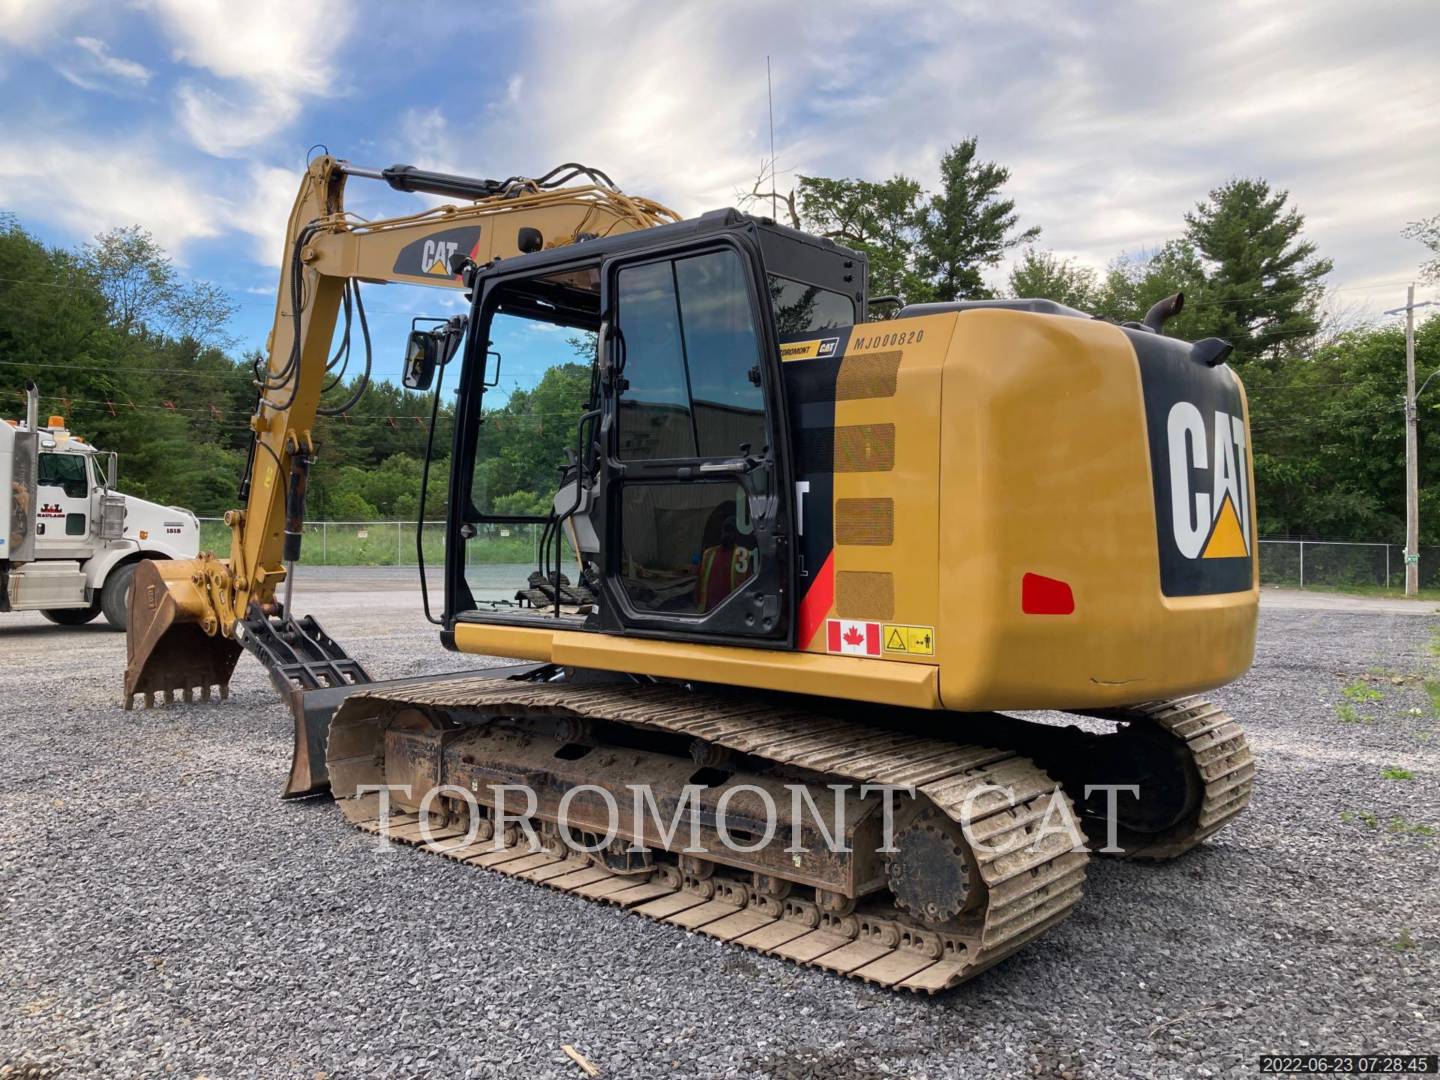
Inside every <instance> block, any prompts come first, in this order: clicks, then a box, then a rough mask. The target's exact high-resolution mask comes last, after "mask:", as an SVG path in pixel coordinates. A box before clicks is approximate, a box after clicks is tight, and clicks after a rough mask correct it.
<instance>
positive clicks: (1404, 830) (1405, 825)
mask: <svg viewBox="0 0 1440 1080" xmlns="http://www.w3.org/2000/svg"><path fill="white" fill-rule="evenodd" d="M1388 827H1389V829H1390V831H1391V832H1392V833H1399V834H1400V835H1402V836H1434V835H1435V832H1436V830H1435V828H1434V827H1433V826H1430V825H1424V824H1421V823H1420V822H1410V821H1406V820H1405V819H1404V818H1403V817H1392V818H1391V819H1390V825H1389V826H1388Z"/></svg>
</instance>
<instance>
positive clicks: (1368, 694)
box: [1340, 679, 1385, 701]
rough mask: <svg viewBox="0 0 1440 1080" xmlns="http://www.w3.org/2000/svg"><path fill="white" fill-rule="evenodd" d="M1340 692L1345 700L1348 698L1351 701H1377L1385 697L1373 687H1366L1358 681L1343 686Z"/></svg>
mask: <svg viewBox="0 0 1440 1080" xmlns="http://www.w3.org/2000/svg"><path fill="white" fill-rule="evenodd" d="M1340 692H1341V693H1342V694H1344V695H1345V696H1346V697H1347V698H1349V699H1350V700H1351V701H1379V700H1381V699H1382V698H1384V696H1385V695H1384V694H1382V693H1381V692H1380V691H1379V690H1376V689H1375V688H1374V687H1371V686H1367V685H1366V684H1365V683H1364V682H1362V681H1360V680H1358V679H1357V680H1356V681H1355V682H1352V683H1350V684H1349V685H1347V686H1345V687H1344V688H1343V689H1342V690H1341V691H1340Z"/></svg>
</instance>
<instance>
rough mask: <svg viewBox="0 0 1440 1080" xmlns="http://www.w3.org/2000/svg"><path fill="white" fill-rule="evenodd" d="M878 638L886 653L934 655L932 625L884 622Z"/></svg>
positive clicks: (933, 629)
mask: <svg viewBox="0 0 1440 1080" xmlns="http://www.w3.org/2000/svg"><path fill="white" fill-rule="evenodd" d="M880 640H881V642H883V644H884V647H885V651H886V652H887V653H905V654H907V655H910V656H934V655H935V628H934V627H933V626H907V625H905V624H904V623H886V624H885V625H884V627H883V628H882V630H881V633H880Z"/></svg>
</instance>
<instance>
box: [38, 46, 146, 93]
mask: <svg viewBox="0 0 1440 1080" xmlns="http://www.w3.org/2000/svg"><path fill="white" fill-rule="evenodd" d="M72 45H73V46H74V48H73V49H71V50H69V52H68V56H67V57H66V58H65V59H63V60H61V61H58V62H57V63H56V65H55V70H56V71H58V72H60V74H61V75H63V76H64V77H65V78H66V79H68V80H69V81H70V82H72V83H74V84H75V85H76V86H79V87H81V88H82V89H85V90H99V91H103V92H105V93H112V94H115V93H126V92H128V91H132V90H135V89H138V88H140V87H143V86H145V85H146V84H147V83H149V82H150V79H151V77H152V75H153V74H154V73H153V72H152V71H151V70H150V69H149V68H147V67H146V66H145V65H144V64H140V63H137V62H136V61H134V60H126V59H125V58H124V57H120V56H115V55H113V54H111V52H110V50H109V48H108V47H107V46H106V44H105V43H104V42H103V41H101V40H100V39H99V38H93V37H77V38H74V39H72Z"/></svg>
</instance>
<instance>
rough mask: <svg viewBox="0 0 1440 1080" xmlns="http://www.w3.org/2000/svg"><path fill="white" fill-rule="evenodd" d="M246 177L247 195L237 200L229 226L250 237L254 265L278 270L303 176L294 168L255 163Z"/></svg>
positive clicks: (247, 171)
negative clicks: (296, 195)
mask: <svg viewBox="0 0 1440 1080" xmlns="http://www.w3.org/2000/svg"><path fill="white" fill-rule="evenodd" d="M246 178H247V182H246V184H245V189H246V193H245V194H244V195H243V196H241V197H240V198H239V199H238V200H237V202H236V204H235V210H234V213H233V214H232V215H231V218H230V221H229V224H230V226H231V227H233V228H235V229H237V230H238V231H240V232H243V233H246V234H247V235H249V236H250V238H251V240H252V244H251V255H250V257H251V258H252V259H254V260H255V262H257V263H259V264H260V265H262V266H266V267H273V268H275V269H277V270H278V269H279V267H280V264H281V261H282V259H283V258H284V254H285V230H286V228H287V227H288V226H289V222H290V208H291V207H292V206H293V205H294V203H295V192H296V190H297V189H298V188H299V186H300V174H299V172H298V171H296V170H295V169H281V168H278V167H276V166H273V165H261V164H254V165H251V166H250V168H249V169H248V170H246Z"/></svg>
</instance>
